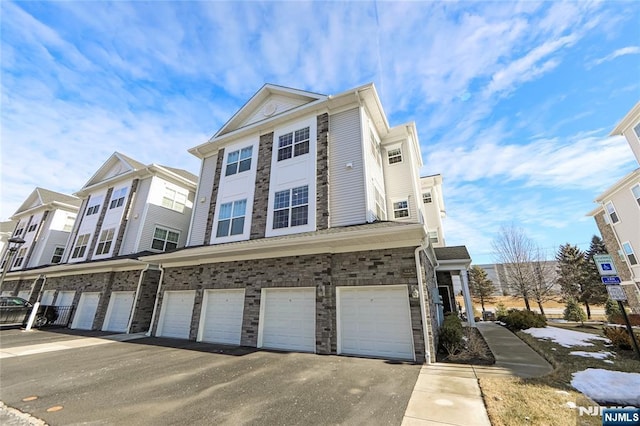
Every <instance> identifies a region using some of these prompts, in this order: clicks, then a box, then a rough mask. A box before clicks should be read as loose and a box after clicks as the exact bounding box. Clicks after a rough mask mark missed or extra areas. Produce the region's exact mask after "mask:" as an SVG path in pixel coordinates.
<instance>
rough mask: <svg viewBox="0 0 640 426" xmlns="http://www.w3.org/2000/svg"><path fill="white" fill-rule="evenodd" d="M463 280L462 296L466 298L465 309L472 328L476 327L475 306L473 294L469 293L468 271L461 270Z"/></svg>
mask: <svg viewBox="0 0 640 426" xmlns="http://www.w3.org/2000/svg"><path fill="white" fill-rule="evenodd" d="M460 277H461V278H462V280H461V281H462V295H463V296H464V309H465V311H467V322H468V323H469V325H471V327H475V326H476V320H475V318H474V317H473V305H472V302H471V293H470V292H469V278H468V277H467V269H466V268H465V269H461V270H460Z"/></svg>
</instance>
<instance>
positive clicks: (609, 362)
mask: <svg viewBox="0 0 640 426" xmlns="http://www.w3.org/2000/svg"><path fill="white" fill-rule="evenodd" d="M602 362H606V363H607V364H613V361H611V360H610V359H605V360H604V361H602Z"/></svg>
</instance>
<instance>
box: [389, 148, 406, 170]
mask: <svg viewBox="0 0 640 426" xmlns="http://www.w3.org/2000/svg"><path fill="white" fill-rule="evenodd" d="M392 151H399V154H397V155H394V156H391V152H392ZM398 157H399V158H400V161H394V162H391V159H392V158H398ZM403 162H404V155H403V152H402V147H400V146H394V147H388V148H387V164H389V165H390V166H393V165H394V164H402V163H403Z"/></svg>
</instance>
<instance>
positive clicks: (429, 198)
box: [422, 191, 433, 204]
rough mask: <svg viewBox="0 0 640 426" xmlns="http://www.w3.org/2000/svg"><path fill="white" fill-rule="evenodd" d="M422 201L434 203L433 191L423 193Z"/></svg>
mask: <svg viewBox="0 0 640 426" xmlns="http://www.w3.org/2000/svg"><path fill="white" fill-rule="evenodd" d="M422 202H423V203H424V204H431V203H433V193H432V192H431V191H425V192H423V193H422Z"/></svg>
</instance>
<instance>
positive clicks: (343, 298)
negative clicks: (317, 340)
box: [338, 285, 414, 359]
mask: <svg viewBox="0 0 640 426" xmlns="http://www.w3.org/2000/svg"><path fill="white" fill-rule="evenodd" d="M338 324H339V325H338V327H339V341H338V345H339V353H345V354H351V355H365V356H375V357H385V358H399V359H414V350H413V332H412V329H411V314H410V309H409V297H408V292H407V287H406V286H404V285H402V286H385V287H380V286H377V287H373V286H367V287H339V288H338Z"/></svg>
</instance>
